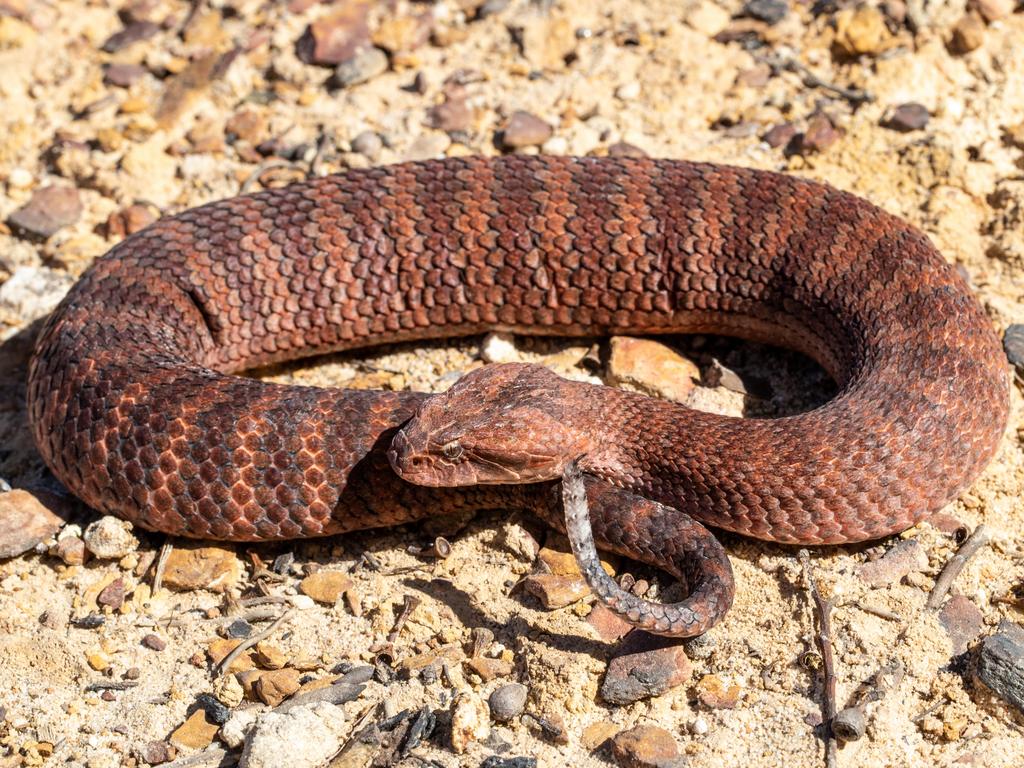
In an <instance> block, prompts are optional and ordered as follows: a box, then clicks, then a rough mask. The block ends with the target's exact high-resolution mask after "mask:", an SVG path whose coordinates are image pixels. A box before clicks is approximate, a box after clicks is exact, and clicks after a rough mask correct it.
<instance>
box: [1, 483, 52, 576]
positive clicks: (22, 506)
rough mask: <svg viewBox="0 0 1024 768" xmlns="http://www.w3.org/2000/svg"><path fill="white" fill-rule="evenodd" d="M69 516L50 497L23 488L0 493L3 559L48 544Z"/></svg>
mask: <svg viewBox="0 0 1024 768" xmlns="http://www.w3.org/2000/svg"><path fill="white" fill-rule="evenodd" d="M58 513H60V514H58ZM66 516H67V510H66V509H64V507H63V506H62V505H60V504H59V503H58V502H57V500H56V499H55V498H51V496H50V495H49V494H42V493H39V494H33V493H30V492H29V491H25V490H21V489H20V488H17V489H15V490H13V491H7V493H0V559H4V558H7V557H17V556H18V555H20V554H21V553H22V552H28V551H29V550H30V549H32V548H33V547H35V546H36V545H37V544H41V543H42V542H44V541H46V540H47V539H48V538H50V537H51V536H53V535H54V534H55V533H57V531H59V530H60V529H61V526H63V525H64V523H65V517H66Z"/></svg>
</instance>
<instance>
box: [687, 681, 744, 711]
mask: <svg viewBox="0 0 1024 768" xmlns="http://www.w3.org/2000/svg"><path fill="white" fill-rule="evenodd" d="M740 693H742V689H741V688H740V687H739V686H738V685H736V684H735V683H734V684H732V685H726V684H725V681H724V680H722V678H720V677H719V676H718V675H704V677H702V678H701V679H700V682H698V683H697V698H698V699H699V700H700V703H701V704H703V705H704V706H705V707H709V708H711V709H733V708H734V707H735V706H736V704H737V702H738V701H739V698H740Z"/></svg>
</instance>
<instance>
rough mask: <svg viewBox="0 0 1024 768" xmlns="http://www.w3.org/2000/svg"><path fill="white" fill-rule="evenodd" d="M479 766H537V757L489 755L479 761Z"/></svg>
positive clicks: (522, 767)
mask: <svg viewBox="0 0 1024 768" xmlns="http://www.w3.org/2000/svg"><path fill="white" fill-rule="evenodd" d="M480 768H537V758H536V757H499V756H498V755H491V756H490V757H488V758H487V759H486V760H484V761H483V762H482V763H480Z"/></svg>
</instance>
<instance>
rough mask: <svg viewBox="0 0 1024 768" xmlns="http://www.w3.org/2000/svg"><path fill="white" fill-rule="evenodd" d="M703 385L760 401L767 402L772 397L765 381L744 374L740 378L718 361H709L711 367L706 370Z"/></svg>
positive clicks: (769, 387)
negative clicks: (720, 388) (743, 376)
mask: <svg viewBox="0 0 1024 768" xmlns="http://www.w3.org/2000/svg"><path fill="white" fill-rule="evenodd" d="M704 383H705V384H707V385H708V386H709V387H722V388H723V389H727V390H729V391H730V392H736V393H738V394H740V395H750V396H751V397H756V398H760V399H762V400H767V399H768V398H769V397H771V395H772V389H771V386H770V385H769V384H768V382H767V381H765V380H763V379H760V378H758V377H757V376H752V375H750V374H745V378H740V375H739V374H738V373H736V371H734V370H732V368H727V367H726V366H725V365H723V364H722V363H721V362H720V361H718V360H712V361H711V367H710V368H708V372H707V376H706V377H705V380H704Z"/></svg>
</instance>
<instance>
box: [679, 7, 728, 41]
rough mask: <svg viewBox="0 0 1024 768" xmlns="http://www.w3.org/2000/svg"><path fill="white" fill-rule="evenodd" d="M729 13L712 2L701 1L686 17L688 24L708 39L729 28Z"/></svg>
mask: <svg viewBox="0 0 1024 768" xmlns="http://www.w3.org/2000/svg"><path fill="white" fill-rule="evenodd" d="M729 19H730V16H729V12H728V11H727V10H725V9H724V8H723V7H722V6H720V5H718V4H717V3H715V2H712V0H700V2H699V3H697V4H696V5H695V6H694V7H693V8H692V9H691V10H690V11H689V13H687V14H686V16H685V21H686V24H688V25H689V26H690V27H692V28H693V29H695V30H697V31H698V32H700V33H701V34H702V35H706V36H707V37H714V36H715V35H717V34H718V33H719V32H721V31H722V30H723V29H725V28H726V27H727V26H729Z"/></svg>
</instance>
